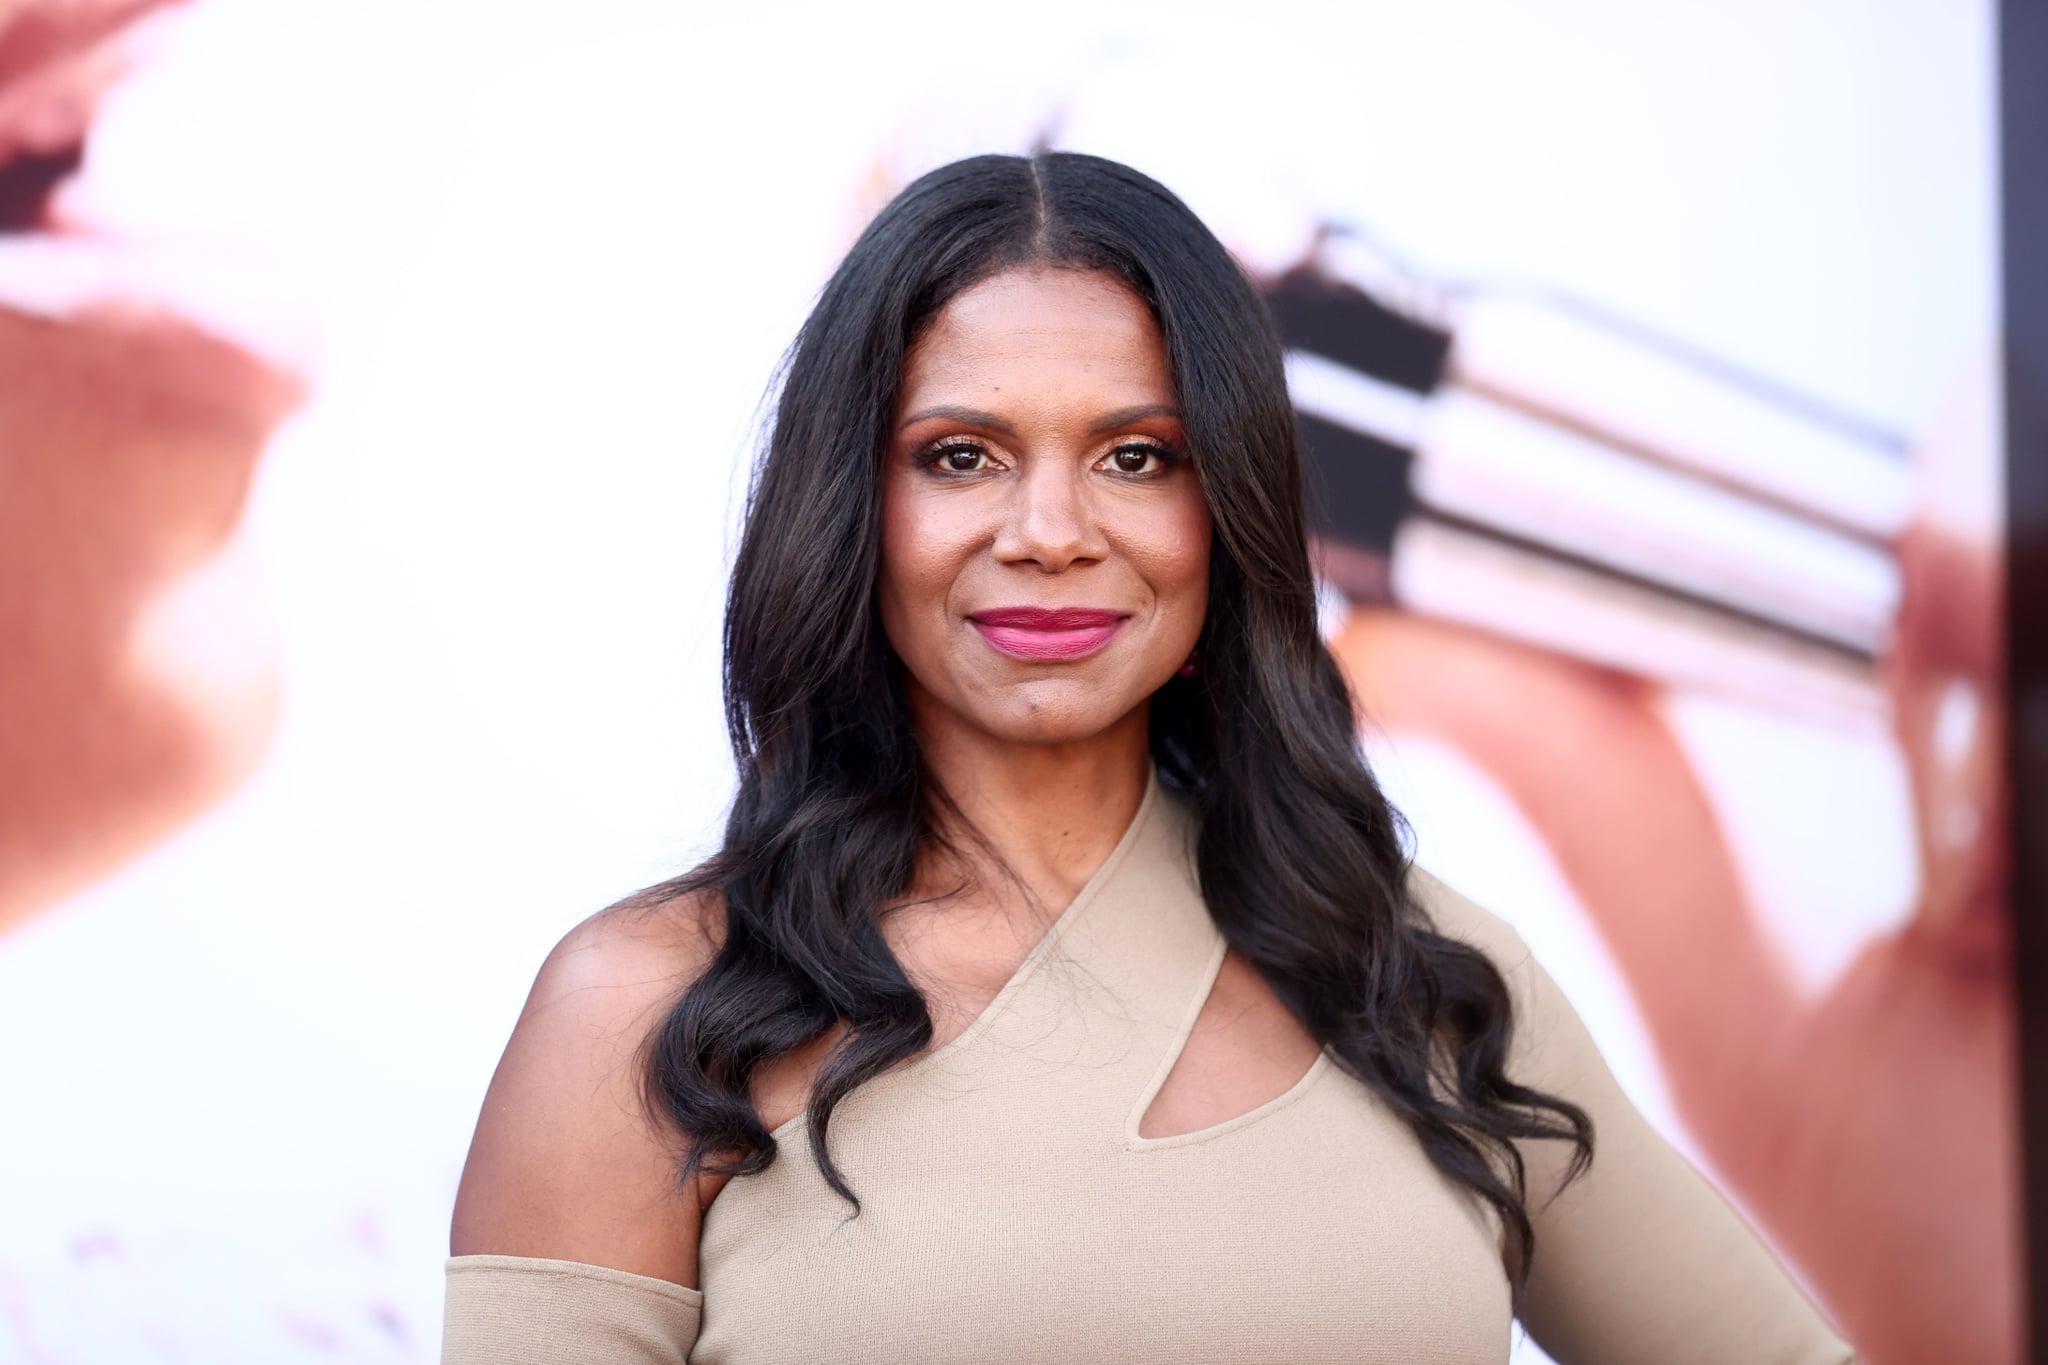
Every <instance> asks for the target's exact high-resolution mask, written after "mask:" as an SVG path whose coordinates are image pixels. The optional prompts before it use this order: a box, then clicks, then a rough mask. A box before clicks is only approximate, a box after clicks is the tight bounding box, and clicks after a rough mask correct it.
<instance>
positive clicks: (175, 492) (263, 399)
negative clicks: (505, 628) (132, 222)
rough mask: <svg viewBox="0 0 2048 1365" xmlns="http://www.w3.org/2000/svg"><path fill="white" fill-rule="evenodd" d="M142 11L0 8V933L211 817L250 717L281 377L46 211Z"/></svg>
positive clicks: (261, 706)
mask: <svg viewBox="0 0 2048 1365" xmlns="http://www.w3.org/2000/svg"><path fill="white" fill-rule="evenodd" d="M163 7H164V3H163V0H0V931H4V930H5V929H6V928H8V927H10V926H12V925H14V924H16V923H18V922H20V921H21V920H22V919H24V918H25V917H27V916H28V915H30V914H32V913H33V912H34V911H35V910H37V909H38V908H40V907H43V906H46V905H48V904H50V903H51V902H53V901H54V900H56V899H57V898H59V897H61V896H63V895H64V894H66V893H68V892H70V891H73V890H75V889H77V888H78V887H80V886H82V885H84V884H86V883H87V882H89V881H91V880H92V879H94V878H96V877H98V876H101V875H103V874H105V873H106V872H108V871H110V870H112V869H113V868H115V867H118V866H119V865H120V864H122V863H123V862H126V861H127V860H129V859H130V858H132V857H134V856H136V855H137V854H138V853H140V852H142V851H143V850H145V849H147V848H149V847H151V846H152V845H154V844H155V843H157V842H158V841H160V840H161V839H163V838H164V837H165V836H166V835H168V834H169V833H171V832H172V831H174V830H176V829H178V828H179V827H180V826H182V825H184V824H185V823H187V822H188V821H190V820H191V819H193V818H194V817H195V816H196V815H198V814H199V813H200V812H202V811H204V810H206V809H207V808H208V807H209V806H211V805H213V804H214V803H215V802H217V801H218V800H219V799H220V798H221V797H222V796H223V795H224V794H225V793H226V792H228V791H230V790H232V789H233V788H234V787H235V785H236V784H238V783H239V782H240V781H241V780H242V779H243V778H244V777H246V776H247V774H248V773H249V771H250V770H251V769H252V768H253V767H254V765H255V762H256V760H257V758H258V757H259V755H260V754H261V752H262V750H263V747H264V744H265V742H266V741H267V739H268V737H269V734H270V730H271V727H272V724H273V721H274V714H275V692H276V677H275V662H274V659H273V657H272V654H271V650H270V646H269V642H268V635H267V631H266V629H265V626H264V620H263V616H262V613H261V611H260V610H259V609H258V602H259V600H260V599H259V596H258V594H257V592H256V591H255V581H254V575H253V571H252V569H251V567H250V565H249V563H248V561H247V557H246V556H245V555H243V554H242V553H241V552H240V550H239V541H238V539H237V528H238V526H239V523H240V520H241V515H242V509H243V505H244V502H245V500H246V499H247V497H248V493H249V488H250V483H251V480H252V478H253V475H254V473H255V470H256V467H257V463H258V460H259V459H260V457H261V455H262V452H263V449H264V446H265V444H266V443H267V441H268V440H269V437H270V434H271V432H272V431H273V429H274V428H275V427H276V426H277V424H278V423H279V422H280V421H281V420H282V419H283V418H284V416H285V415H286V413H287V412H289V411H290V409H291V408H292V407H293V406H294V404H295V403H296V401H297V398H298V391H297V382H296V380H295V379H293V378H292V377H291V376H290V375H288V374H287V373H286V372H285V371H284V369H283V368H282V367H280V366H278V365H276V364H275V363H273V362H270V361H268V360H266V359H264V358H262V357H259V356H257V355H255V354H253V353H252V352H251V351H250V350H248V349H246V348H244V347H242V346H239V345H236V344H234V343H231V342H229V341H226V340H223V339H221V337H219V336H217V335H215V334H212V333H211V332H210V331H209V330H208V329H207V327H206V326H205V324H203V323H201V322H196V321H194V320H192V319H191V318H189V317H187V316H185V315H183V313H182V312H181V311H180V310H179V309H178V308H175V307H170V306H166V305H163V304H159V303H153V302H152V301H151V300H150V298H149V297H148V291H147V281H148V279H149V277H150V271H151V269H152V258H151V256H150V244H149V243H147V242H139V241H134V240H122V241H118V242H116V241H111V240H101V239H98V238H96V237H95V236H94V234H93V232H92V230H91V228H90V226H89V225H87V224H84V223H80V222H76V221H70V220H67V219H66V217H65V215H64V213H63V212H62V208H61V204H60V197H61V194H60V192H61V191H62V190H63V189H64V187H65V186H66V185H67V184H68V183H70V182H71V181H72V180H73V178H74V177H75V176H76V175H77V174H78V173H79V172H80V170H81V168H82V167H83V166H84V165H85V163H86V158H87V151H88V142H89V137H90V133H91V128H92V122H93V118H94V115H95V113H96V112H97V111H98V109H99V108H100V105H101V101H102V97H103V96H104V95H105V93H106V92H107V90H108V89H109V87H110V86H111V85H112V84H113V82H114V81H115V80H116V78H117V77H118V76H119V74H120V73H121V71H122V70H123V69H124V65H125V63H126V61H127V60H128V57H129V54H130V50H131V49H130V46H129V40H130V39H131V38H132V36H133V27H134V25H135V23H136V22H137V21H138V20H139V19H141V18H142V17H143V16H144V15H146V14H148V13H150V12H152V11H155V10H158V9H160V8H163ZM95 280H119V281H121V282H122V284H121V286H120V287H119V288H113V289H108V290H105V291H100V290H96V289H95V287H94V283H93V282H94V281H95ZM138 281H139V282H141V285H140V288H137V287H136V285H137V282H138Z"/></svg>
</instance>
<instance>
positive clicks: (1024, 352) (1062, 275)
mask: <svg viewBox="0 0 2048 1365" xmlns="http://www.w3.org/2000/svg"><path fill="white" fill-rule="evenodd" d="M1037 382H1050V383H1059V384H1064V385H1074V384H1085V385H1087V386H1088V387H1091V388H1117V389H1133V390H1136V389H1142V390H1144V391H1145V393H1146V397H1147V400H1148V401H1169V400H1170V399H1171V397H1172V372H1171V368H1170V367H1169V365H1168V363H1167V359H1166V346H1165V342H1164V339H1163V338H1162V337H1161V336H1160V334H1159V325H1158V324H1157V323H1156V322H1154V321H1153V319H1152V313H1151V310H1150V309H1148V308H1146V306H1145V304H1144V301H1143V300H1142V299H1140V298H1139V297H1138V296H1137V295H1136V294H1135V293H1133V292H1132V291H1131V289H1130V288H1129V287H1128V286H1127V285H1125V284H1124V283H1123V281H1121V280H1120V279H1118V278H1117V277H1116V276H1114V275H1110V274H1106V273H1104V272H1102V271H1095V270H1077V269H1070V268H1062V267H1055V266H1026V267H1018V268H1015V269H1011V270H1005V271H1002V272H1000V273H998V274H995V275H991V276H990V277H989V278H988V279H985V280H983V281H981V282H980V283H978V284H976V285H974V286H972V287H971V288H968V289H964V290H962V291H961V292H960V293H958V294H956V295H954V296H953V298H952V299H951V300H950V301H948V302H947V304H946V306H945V307H944V308H942V309H941V310H940V311H939V314H938V316H937V317H936V318H934V319H933V320H932V322H931V325H930V326H928V327H927V328H926V329H925V332H924V334H923V335H922V336H920V337H919V338H918V340H917V344H916V345H914V346H913V347H912V348H911V350H910V353H909V354H908V355H906V356H905V357H904V362H903V397H904V400H905V401H906V402H908V401H910V400H911V397H912V395H913V394H917V393H920V392H922V391H925V390H929V389H932V388H935V387H952V386H958V385H967V386H973V387H977V388H985V389H986V388H992V387H997V386H1001V387H1008V386H1011V385H1023V384H1030V383H1037Z"/></svg>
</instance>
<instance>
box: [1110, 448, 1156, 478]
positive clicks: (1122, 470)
mask: <svg viewBox="0 0 2048 1365" xmlns="http://www.w3.org/2000/svg"><path fill="white" fill-rule="evenodd" d="M1163 453H1164V452H1162V451H1160V450H1159V449H1158V448H1157V447H1156V446H1119V447H1118V448H1117V449H1115V450H1113V451H1111V452H1110V453H1109V465H1110V468H1112V469H1114V470H1115V471H1116V472H1117V473H1119V474H1156V473H1158V472H1159V471H1158V470H1157V469H1156V468H1153V467H1151V462H1153V461H1156V460H1158V459H1160V457H1161V455H1162V454H1163Z"/></svg>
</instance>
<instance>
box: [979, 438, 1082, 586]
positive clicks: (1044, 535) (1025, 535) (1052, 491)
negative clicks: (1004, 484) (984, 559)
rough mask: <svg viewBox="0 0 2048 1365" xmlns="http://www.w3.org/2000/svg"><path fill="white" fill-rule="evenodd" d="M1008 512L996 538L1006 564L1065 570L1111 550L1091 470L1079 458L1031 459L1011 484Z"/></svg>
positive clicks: (1056, 571) (1002, 559)
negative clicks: (1091, 485) (1078, 465)
mask: <svg viewBox="0 0 2048 1365" xmlns="http://www.w3.org/2000/svg"><path fill="white" fill-rule="evenodd" d="M1006 513H1007V514H1006V515H1005V517H1004V519H1003V524H1002V526H1001V528H1000V529H999V530H998V531H997V532H996V543H995V553H996V558H997V559H999V560H1001V561H1002V562H1003V563H1005V564H1036V565H1037V566H1038V567H1039V568H1040V569H1041V570H1043V571H1044V572H1046V573H1059V572H1060V571H1062V570H1064V569H1066V568H1068V567H1070V566H1072V565H1073V564H1075V563H1080V562H1088V561H1093V560H1099V559H1102V558H1104V557H1105V556H1106V555H1107V554H1108V553H1109V542H1108V540H1107V539H1106V538H1105V536H1104V534H1103V530H1102V524H1101V521H1100V519H1099V518H1098V517H1097V515H1096V508H1095V506H1094V499H1093V498H1092V497H1091V496H1090V490H1089V488H1088V486H1087V475H1086V473H1085V472H1084V471H1082V470H1080V469H1078V468H1076V467H1075V465H1074V463H1073V462H1070V461H1066V460H1037V461H1033V462H1031V463H1030V464H1029V465H1028V466H1027V468H1026V472H1025V474H1024V476H1023V477H1022V478H1020V479H1018V480H1017V481H1016V482H1015V483H1013V484H1012V485H1011V492H1010V500H1009V506H1008V508H1007V509H1006Z"/></svg>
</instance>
